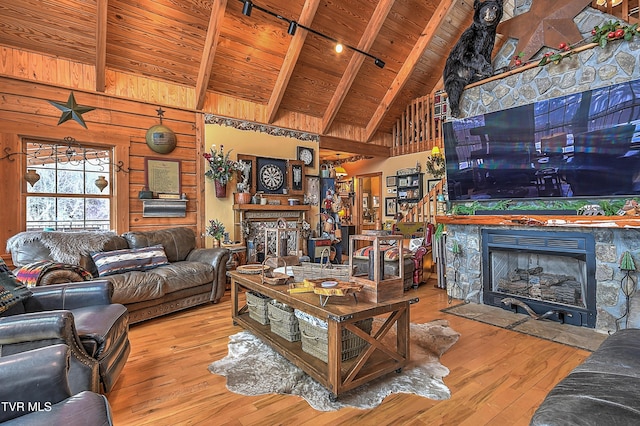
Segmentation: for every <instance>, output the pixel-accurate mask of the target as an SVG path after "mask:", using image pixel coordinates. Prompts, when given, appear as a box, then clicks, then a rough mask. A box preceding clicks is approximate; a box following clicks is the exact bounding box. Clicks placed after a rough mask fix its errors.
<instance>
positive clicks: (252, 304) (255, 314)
mask: <svg viewBox="0 0 640 426" xmlns="http://www.w3.org/2000/svg"><path fill="white" fill-rule="evenodd" d="M246 296H247V306H248V307H249V318H251V319H252V320H255V321H258V322H259V323H260V324H262V325H267V324H269V316H268V312H267V305H268V304H269V302H270V301H271V300H272V299H271V298H270V297H268V296H265V295H264V294H260V293H253V292H250V291H248V292H247V293H246Z"/></svg>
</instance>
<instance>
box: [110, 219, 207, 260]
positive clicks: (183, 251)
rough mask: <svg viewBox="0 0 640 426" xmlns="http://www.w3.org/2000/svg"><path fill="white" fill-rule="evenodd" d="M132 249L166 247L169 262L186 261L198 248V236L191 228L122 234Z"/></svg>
mask: <svg viewBox="0 0 640 426" xmlns="http://www.w3.org/2000/svg"><path fill="white" fill-rule="evenodd" d="M122 236H123V237H124V238H125V239H126V240H127V242H128V244H129V247H130V248H142V247H150V246H154V245H157V244H160V245H162V247H164V251H165V253H166V254H167V258H168V259H169V262H178V261H180V260H185V259H186V258H187V255H188V254H189V253H190V252H191V250H193V249H194V248H195V247H196V234H195V232H194V231H193V230H192V229H191V228H185V227H178V228H169V229H161V230H157V231H135V232H127V233H125V234H122Z"/></svg>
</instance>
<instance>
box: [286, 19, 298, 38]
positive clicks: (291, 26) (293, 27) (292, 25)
mask: <svg viewBox="0 0 640 426" xmlns="http://www.w3.org/2000/svg"><path fill="white" fill-rule="evenodd" d="M296 29H298V23H297V22H296V21H291V22H289V28H288V29H287V33H288V34H289V35H290V36H293V35H295V34H296Z"/></svg>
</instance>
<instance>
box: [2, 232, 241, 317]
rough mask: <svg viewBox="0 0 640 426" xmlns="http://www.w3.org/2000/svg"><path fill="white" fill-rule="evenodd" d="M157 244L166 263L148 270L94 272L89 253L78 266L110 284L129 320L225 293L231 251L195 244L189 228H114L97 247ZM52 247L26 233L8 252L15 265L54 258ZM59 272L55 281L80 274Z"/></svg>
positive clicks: (85, 254) (196, 303) (78, 279)
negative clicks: (115, 231) (26, 237)
mask: <svg viewBox="0 0 640 426" xmlns="http://www.w3.org/2000/svg"><path fill="white" fill-rule="evenodd" d="M158 244H160V245H162V247H163V248H164V251H165V253H166V256H167V260H168V262H169V263H168V264H166V265H163V266H158V267H156V268H154V269H151V270H145V271H128V272H123V273H118V274H114V275H106V276H101V277H98V270H97V267H96V265H95V263H94V262H93V259H92V257H91V256H90V255H89V253H83V254H82V256H81V257H80V261H79V266H81V267H82V268H84V269H86V270H88V271H89V272H91V273H92V274H93V276H94V277H95V278H97V279H101V280H106V281H109V282H110V283H111V284H112V285H113V299H112V301H113V303H120V304H123V305H125V306H126V307H127V309H128V311H129V322H130V324H134V323H137V322H140V321H144V320H146V319H149V318H154V317H158V316H161V315H164V314H168V313H171V312H175V311H179V310H182V309H186V308H189V307H192V306H196V305H200V304H203V303H208V302H213V303H217V302H218V301H219V300H220V298H221V297H222V296H223V295H224V292H225V288H226V265H227V262H228V260H229V256H230V252H229V250H227V249H225V248H210V249H204V248H196V236H195V233H194V232H193V230H192V229H191V228H184V227H176V228H169V229H162V230H156V231H136V232H127V233H125V234H122V235H120V236H119V235H116V234H113V235H112V236H109V238H108V241H107V242H106V243H105V244H104V246H103V248H102V250H101V251H103V252H106V251H112V250H120V249H139V248H143V247H151V246H154V245H158ZM51 251H52V250H51V247H50V246H49V247H47V246H46V245H45V244H44V243H43V242H42V241H41V240H39V239H38V238H30V239H29V240H28V241H25V242H23V243H21V244H19V245H13V246H12V247H11V256H12V261H13V264H14V266H16V267H21V266H24V265H28V264H31V263H33V262H36V261H40V260H43V259H51V260H56V259H53V258H52V255H51ZM57 272H58V273H59V272H60V271H57ZM62 272H64V273H63V274H62V276H61V277H59V279H58V282H60V280H63V281H64V282H69V281H80V280H82V277H74V274H73V272H71V271H62ZM51 273H56V271H52V272H51ZM41 280H42V281H49V282H51V281H56V280H50V279H49V280H47V277H41Z"/></svg>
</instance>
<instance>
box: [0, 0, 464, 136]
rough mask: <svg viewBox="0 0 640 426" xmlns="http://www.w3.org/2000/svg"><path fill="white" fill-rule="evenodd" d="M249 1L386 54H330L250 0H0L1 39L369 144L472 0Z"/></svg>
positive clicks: (440, 51)
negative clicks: (246, 4) (247, 8)
mask: <svg viewBox="0 0 640 426" xmlns="http://www.w3.org/2000/svg"><path fill="white" fill-rule="evenodd" d="M254 4H255V5H256V6H260V7H263V8H265V9H268V10H270V11H273V12H275V13H276V14H278V15H280V16H282V17H285V18H287V19H289V20H294V21H296V22H299V23H301V24H303V25H305V26H307V27H311V28H313V29H314V30H316V31H319V32H321V33H323V34H326V35H328V36H330V37H332V38H334V39H336V40H340V41H341V42H342V43H344V44H347V45H350V46H354V47H357V48H359V49H361V50H363V51H365V52H368V53H370V54H371V55H373V56H375V57H377V58H379V59H381V60H382V61H384V63H385V64H386V65H385V66H384V68H382V69H381V68H379V67H378V66H376V65H375V64H374V61H373V59H371V58H370V57H367V56H365V55H362V54H360V53H355V52H353V51H351V50H349V49H345V51H344V52H343V53H342V54H337V53H336V52H335V50H334V49H333V43H332V42H330V41H329V40H326V39H325V38H323V37H321V36H318V35H316V34H313V33H311V32H308V31H306V30H304V29H301V28H298V30H297V31H296V33H295V35H294V36H293V37H292V36H290V35H289V34H288V33H287V28H288V24H287V22H285V21H283V20H280V19H278V18H276V17H274V16H271V15H269V14H267V13H264V12H262V11H260V10H258V9H257V8H255V7H254V9H253V12H252V13H251V16H245V15H243V13H242V8H243V1H242V0H92V1H91V0H11V1H3V2H1V4H0V45H4V46H8V47H13V48H18V49H22V50H26V51H34V52H40V53H44V54H48V55H53V56H57V57H60V58H65V59H70V60H73V61H78V62H81V63H85V64H89V65H92V66H95V69H96V76H95V80H96V91H98V92H102V91H105V87H108V85H109V84H113V83H112V82H109V81H106V80H107V79H106V78H105V73H106V72H107V71H108V70H113V71H118V72H123V73H128V74H132V75H139V76H146V77H148V78H151V79H154V80H158V81H167V82H171V83H176V84H180V85H185V86H187V87H191V88H193V89H194V91H195V99H196V102H195V105H184V107H186V108H191V109H197V110H202V111H205V112H208V111H207V107H206V105H207V99H211V98H215V97H216V96H217V95H221V96H224V97H229V98H231V99H235V100H238V101H241V102H243V103H244V104H248V105H252V104H253V105H256V106H259V107H261V108H263V109H264V108H266V111H267V113H266V114H265V115H266V119H264V122H265V123H267V124H272V123H275V124H278V123H282V122H283V121H284V120H283V117H289V116H291V115H292V114H295V116H296V117H298V116H299V117H308V119H300V120H299V121H300V122H307V123H308V122H309V121H315V122H317V123H318V125H317V129H315V130H316V133H319V134H320V135H328V136H332V135H333V136H335V135H345V134H349V135H351V140H354V141H358V142H361V143H371V142H372V140H374V139H377V140H378V141H379V140H384V139H385V135H390V134H391V131H392V127H393V125H394V124H395V122H396V120H397V119H398V117H400V116H401V114H402V112H403V111H404V109H405V107H406V105H407V104H408V103H409V102H410V101H411V100H412V99H415V98H418V97H421V96H424V95H426V94H428V93H430V92H432V91H433V89H434V88H435V87H436V86H437V84H438V82H439V81H440V78H441V74H442V69H443V67H444V61H445V59H446V57H447V55H448V53H449V50H450V48H451V46H452V44H453V43H455V41H456V40H457V39H458V37H459V35H460V33H461V32H462V31H463V30H464V29H465V28H466V27H467V26H468V25H469V22H470V19H471V16H472V2H470V1H463V0H442V1H438V0H349V1H340V0H254ZM123 93H126V92H123ZM228 115H229V116H231V117H232V118H237V117H233V113H230V114H228ZM287 122H288V123H291V125H290V126H289V127H291V128H294V129H295V128H296V126H295V124H294V123H295V120H288V121H287ZM298 130H304V131H308V130H309V129H308V128H304V129H303V128H300V129H298ZM380 136H382V138H381V137H380ZM387 139H388V138H387ZM376 143H379V142H376Z"/></svg>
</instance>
